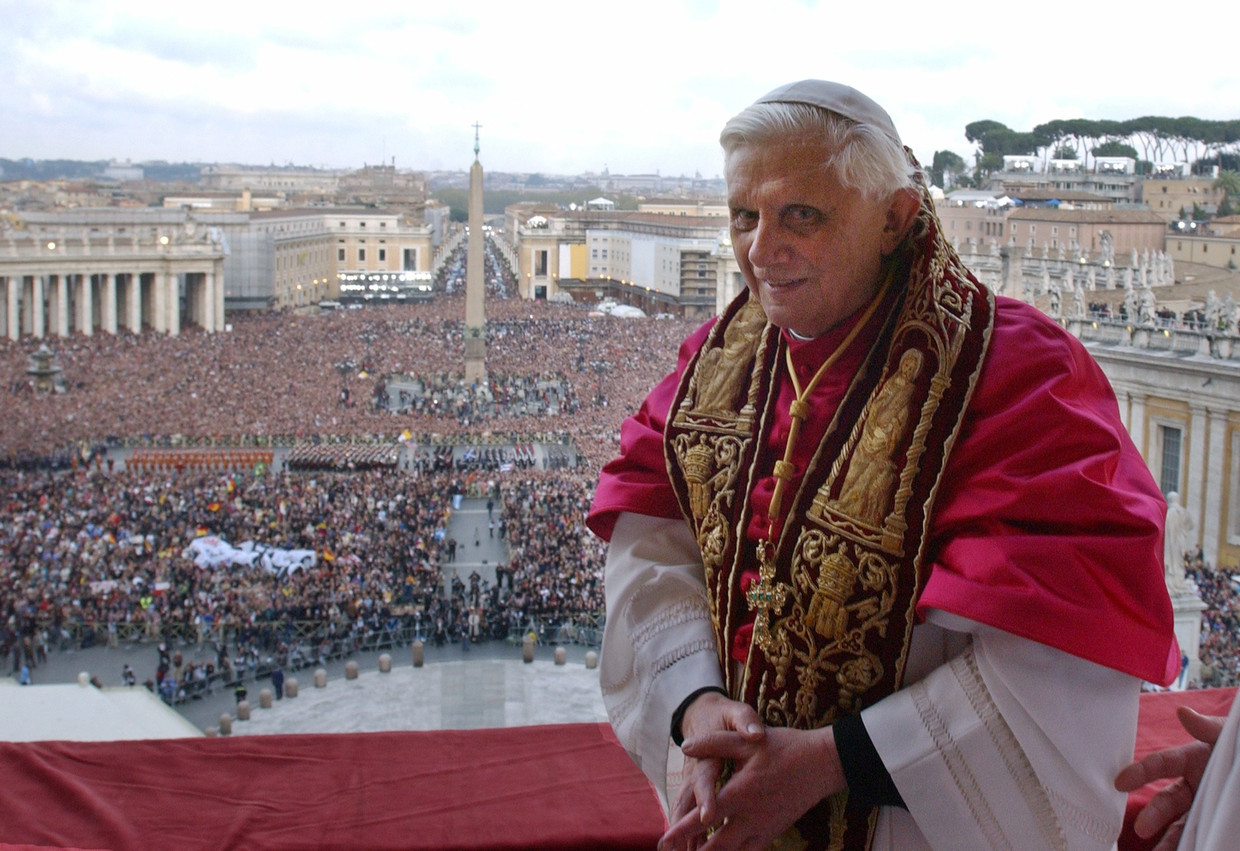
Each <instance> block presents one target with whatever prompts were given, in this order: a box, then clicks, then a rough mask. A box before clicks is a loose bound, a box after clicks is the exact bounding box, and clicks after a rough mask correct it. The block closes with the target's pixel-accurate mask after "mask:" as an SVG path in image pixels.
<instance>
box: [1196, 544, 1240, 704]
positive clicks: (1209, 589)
mask: <svg viewBox="0 0 1240 851" xmlns="http://www.w3.org/2000/svg"><path fill="white" fill-rule="evenodd" d="M1185 572H1186V574H1187V576H1188V578H1189V579H1191V580H1192V581H1193V582H1194V583H1195V584H1196V586H1197V591H1198V593H1199V594H1200V595H1201V601H1202V602H1203V603H1205V604H1206V610H1205V611H1204V612H1202V613H1201V647H1200V648H1199V650H1198V656H1199V657H1200V658H1201V681H1202V684H1203V685H1207V686H1236V685H1240V586H1237V584H1236V583H1235V582H1234V581H1233V579H1232V577H1233V575H1234V574H1231V573H1229V572H1227V571H1224V570H1215V569H1214V568H1213V567H1211V566H1210V565H1207V564H1203V563H1202V561H1201V559H1200V558H1196V559H1193V560H1192V562H1190V564H1189V565H1188V567H1187V569H1186V571H1185Z"/></svg>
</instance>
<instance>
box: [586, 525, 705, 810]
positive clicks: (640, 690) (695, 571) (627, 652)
mask: <svg viewBox="0 0 1240 851" xmlns="http://www.w3.org/2000/svg"><path fill="white" fill-rule="evenodd" d="M603 584H604V588H605V592H606V597H607V622H606V625H605V626H604V629H603V647H602V653H601V658H600V661H599V680H600V683H601V685H602V689H603V703H604V705H605V706H606V707H607V715H608V717H609V718H610V719H611V725H612V727H613V728H614V729H615V731H616V737H617V738H619V740H620V743H621V744H622V745H624V749H625V750H627V751H628V752H629V755H630V756H631V757H632V758H633V760H634V761H635V762H636V763H637V765H638V767H640V768H641V770H642V771H643V772H644V773H645V774H646V776H647V777H648V778H650V781H651V782H652V783H653V784H654V786H655V788H656V789H658V790H659V793H660V795H663V796H664V798H665V800H664V803H665V804H666V796H667V794H668V792H667V790H666V788H665V786H666V779H667V759H668V749H669V747H671V723H672V714H673V713H674V712H675V711H676V707H677V706H679V705H680V703H681V701H683V700H684V699H685V698H686V697H688V695H689V694H690V693H691V692H693V691H694V690H696V689H699V688H702V687H704V686H720V687H722V686H723V674H722V672H721V671H720V670H719V656H718V653H717V652H716V650H715V634H714V629H713V627H712V626H711V620H710V611H709V609H708V608H707V604H706V580H705V576H704V572H703V568H702V555H701V552H700V551H699V550H698V546H697V541H696V540H695V539H694V537H693V533H692V531H691V530H690V529H689V526H688V524H687V523H685V522H684V521H683V520H679V519H677V520H670V519H665V518H659V517H647V516H644V515H640V514H632V513H627V512H626V513H623V514H621V515H620V516H619V517H618V518H617V519H616V526H615V529H614V531H613V532H612V537H611V545H610V546H609V547H608V550H607V563H606V566H605V567H604V573H603Z"/></svg>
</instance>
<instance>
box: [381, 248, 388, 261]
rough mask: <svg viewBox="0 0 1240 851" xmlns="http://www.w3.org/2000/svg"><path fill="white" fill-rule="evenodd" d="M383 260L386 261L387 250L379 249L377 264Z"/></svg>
mask: <svg viewBox="0 0 1240 851" xmlns="http://www.w3.org/2000/svg"><path fill="white" fill-rule="evenodd" d="M384 260H387V249H386V248H380V249H379V262H380V263H382V262H383V261H384Z"/></svg>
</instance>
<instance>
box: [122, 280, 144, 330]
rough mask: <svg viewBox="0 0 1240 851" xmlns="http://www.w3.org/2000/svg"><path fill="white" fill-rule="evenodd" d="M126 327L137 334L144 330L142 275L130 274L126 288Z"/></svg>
mask: <svg viewBox="0 0 1240 851" xmlns="http://www.w3.org/2000/svg"><path fill="white" fill-rule="evenodd" d="M125 327H126V328H128V329H129V330H130V331H131V332H132V333H134V334H137V333H138V332H140V331H141V330H142V273H141V272H130V273H129V285H128V286H127V287H126V288H125Z"/></svg>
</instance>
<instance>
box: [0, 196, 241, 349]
mask: <svg viewBox="0 0 1240 851" xmlns="http://www.w3.org/2000/svg"><path fill="white" fill-rule="evenodd" d="M225 254H226V248H225V246H224V244H223V239H222V235H221V234H220V233H219V231H218V230H216V229H213V228H211V227H209V226H208V225H206V224H205V223H203V222H201V221H199V220H196V219H194V218H192V217H189V216H187V215H186V214H185V213H184V212H182V211H163V210H144V209H140V210H129V209H107V208H88V209H78V210H69V211H63V212H59V213H28V214H24V215H23V216H21V217H12V218H6V219H5V220H4V221H3V230H2V231H0V334H2V335H3V336H6V337H8V338H9V339H11V340H16V339H19V338H20V337H23V336H29V337H36V338H42V337H46V336H53V335H54V336H60V337H67V336H69V335H70V334H72V333H80V334H86V335H91V334H94V333H96V332H105V333H109V334H116V333H118V332H119V331H121V330H122V329H124V330H127V331H129V332H131V333H135V334H136V333H140V332H142V331H143V330H150V331H154V332H156V333H165V334H170V335H177V334H179V333H180V331H181V328H182V326H184V325H196V326H198V327H201V328H202V329H204V330H206V331H208V332H215V331H221V330H223V329H224V327H225V323H224V289H225V280H224V258H225Z"/></svg>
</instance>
